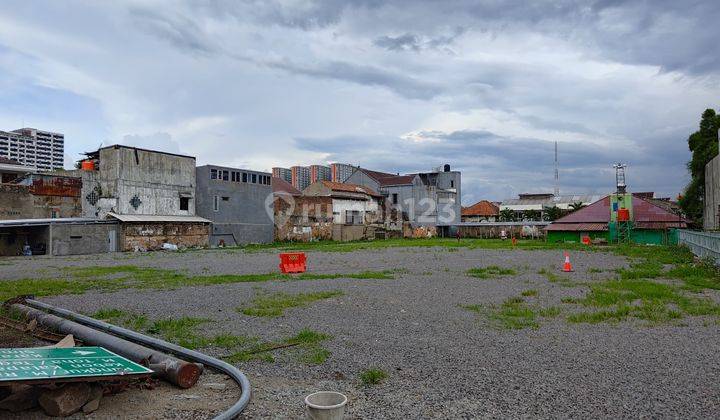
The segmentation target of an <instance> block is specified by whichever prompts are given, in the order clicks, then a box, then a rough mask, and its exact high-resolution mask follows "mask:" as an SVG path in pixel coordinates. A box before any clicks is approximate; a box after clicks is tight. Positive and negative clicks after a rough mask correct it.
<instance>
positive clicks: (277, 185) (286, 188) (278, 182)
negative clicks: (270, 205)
mask: <svg viewBox="0 0 720 420" xmlns="http://www.w3.org/2000/svg"><path fill="white" fill-rule="evenodd" d="M270 183H271V184H272V190H273V194H277V193H285V194H290V195H294V196H296V197H297V196H301V195H302V193H301V192H300V190H298V189H297V188H295V187H293V186H292V184H291V183H289V182H287V181H285V180H284V179H282V178H277V177H272V180H271V182H270Z"/></svg>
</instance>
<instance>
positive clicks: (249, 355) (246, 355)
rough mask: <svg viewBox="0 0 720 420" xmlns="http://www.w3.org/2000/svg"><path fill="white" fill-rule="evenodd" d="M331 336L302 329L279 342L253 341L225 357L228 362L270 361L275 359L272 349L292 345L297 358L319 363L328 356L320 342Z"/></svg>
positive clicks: (315, 363) (327, 351)
mask: <svg viewBox="0 0 720 420" xmlns="http://www.w3.org/2000/svg"><path fill="white" fill-rule="evenodd" d="M329 338H331V337H330V336H329V335H327V334H323V333H320V332H317V331H313V330H310V329H303V330H301V331H300V332H299V333H298V334H296V335H294V336H292V337H289V338H286V339H284V340H283V341H281V342H259V341H255V342H253V343H251V345H249V346H246V347H244V348H242V349H241V350H239V351H236V352H234V353H232V354H230V355H229V356H227V357H226V358H225V360H227V361H228V362H230V363H239V362H247V361H250V360H262V361H265V362H272V361H274V360H275V358H274V356H273V355H272V353H270V352H271V351H273V350H277V349H281V348H287V347H289V346H292V347H293V348H296V349H299V351H298V352H297V353H298V359H299V360H300V361H301V362H303V363H307V364H312V365H319V364H322V363H324V362H325V360H327V358H328V357H330V351H329V350H327V349H325V348H323V347H321V346H320V343H321V342H323V341H325V340H327V339H329Z"/></svg>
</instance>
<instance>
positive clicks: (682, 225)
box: [633, 222, 687, 229]
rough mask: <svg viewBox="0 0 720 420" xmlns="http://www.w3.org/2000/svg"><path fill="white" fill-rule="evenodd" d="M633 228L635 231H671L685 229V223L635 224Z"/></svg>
mask: <svg viewBox="0 0 720 420" xmlns="http://www.w3.org/2000/svg"><path fill="white" fill-rule="evenodd" d="M633 226H634V227H635V228H636V229H672V228H680V229H684V228H687V223H685V222H637V223H634V224H633Z"/></svg>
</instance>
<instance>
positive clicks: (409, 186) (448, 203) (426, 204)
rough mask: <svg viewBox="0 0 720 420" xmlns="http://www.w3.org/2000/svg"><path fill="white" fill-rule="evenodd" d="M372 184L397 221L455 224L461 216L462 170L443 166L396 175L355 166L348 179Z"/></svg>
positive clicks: (412, 224)
mask: <svg viewBox="0 0 720 420" xmlns="http://www.w3.org/2000/svg"><path fill="white" fill-rule="evenodd" d="M345 182H346V183H349V184H358V185H363V186H366V187H369V188H371V189H373V190H375V191H377V192H379V193H380V194H381V195H382V196H383V197H385V203H386V206H387V207H388V208H389V209H390V210H392V211H394V212H395V213H396V214H397V218H398V219H400V220H398V222H409V223H410V224H411V226H413V227H415V226H440V225H454V224H457V223H459V222H460V220H461V214H462V210H461V205H460V197H461V174H460V172H459V171H451V170H450V165H445V166H444V167H443V168H442V170H439V171H432V172H423V173H417V174H407V175H397V174H390V173H385V172H378V171H371V170H367V169H363V168H356V170H355V171H354V172H353V174H352V175H351V176H350V177H349V178H348V179H347V180H346V181H345Z"/></svg>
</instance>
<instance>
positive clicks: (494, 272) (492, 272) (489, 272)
mask: <svg viewBox="0 0 720 420" xmlns="http://www.w3.org/2000/svg"><path fill="white" fill-rule="evenodd" d="M516 274H517V271H515V270H513V269H512V268H502V267H498V266H497V265H489V266H487V267H479V268H471V269H469V270H468V271H467V275H468V276H470V277H475V278H478V279H491V278H495V277H501V276H514V275H516Z"/></svg>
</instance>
